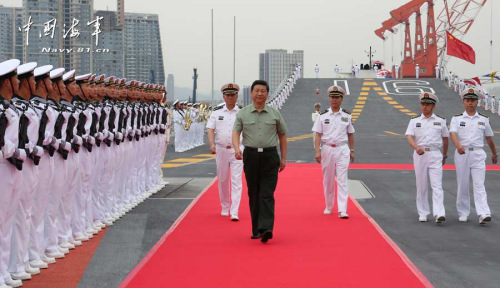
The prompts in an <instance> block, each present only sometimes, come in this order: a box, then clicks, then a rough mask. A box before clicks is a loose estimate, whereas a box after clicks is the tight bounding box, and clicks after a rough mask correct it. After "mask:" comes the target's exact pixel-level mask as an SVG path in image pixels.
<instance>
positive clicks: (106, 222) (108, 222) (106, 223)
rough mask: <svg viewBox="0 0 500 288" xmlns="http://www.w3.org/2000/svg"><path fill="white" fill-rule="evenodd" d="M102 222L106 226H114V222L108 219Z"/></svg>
mask: <svg viewBox="0 0 500 288" xmlns="http://www.w3.org/2000/svg"><path fill="white" fill-rule="evenodd" d="M102 223H104V224H105V225H106V226H112V225H113V222H112V221H109V220H108V219H106V220H104V221H102Z"/></svg>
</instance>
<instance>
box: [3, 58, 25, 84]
mask: <svg viewBox="0 0 500 288" xmlns="http://www.w3.org/2000/svg"><path fill="white" fill-rule="evenodd" d="M19 64H21V61H19V60H17V59H10V60H7V61H4V62H2V63H0V79H2V78H8V77H11V76H14V75H16V73H17V72H16V69H17V67H19Z"/></svg>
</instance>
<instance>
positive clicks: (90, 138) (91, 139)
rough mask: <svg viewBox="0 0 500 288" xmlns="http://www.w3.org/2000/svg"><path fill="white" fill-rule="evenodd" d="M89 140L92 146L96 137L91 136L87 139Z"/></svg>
mask: <svg viewBox="0 0 500 288" xmlns="http://www.w3.org/2000/svg"><path fill="white" fill-rule="evenodd" d="M87 141H88V142H89V143H90V145H92V146H94V145H95V138H94V137H92V136H89V138H88V139H87Z"/></svg>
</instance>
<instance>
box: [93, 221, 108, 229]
mask: <svg viewBox="0 0 500 288" xmlns="http://www.w3.org/2000/svg"><path fill="white" fill-rule="evenodd" d="M95 225H96V226H99V227H101V228H104V227H106V225H105V224H104V223H102V221H101V220H99V221H97V222H95Z"/></svg>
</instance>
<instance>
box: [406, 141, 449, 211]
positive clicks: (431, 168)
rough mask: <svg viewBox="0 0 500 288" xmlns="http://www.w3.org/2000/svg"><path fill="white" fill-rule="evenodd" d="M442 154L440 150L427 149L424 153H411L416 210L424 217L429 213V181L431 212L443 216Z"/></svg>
mask: <svg viewBox="0 0 500 288" xmlns="http://www.w3.org/2000/svg"><path fill="white" fill-rule="evenodd" d="M442 161H443V154H441V151H428V152H425V153H424V155H418V154H417V152H414V153H413V164H414V166H415V179H416V183H417V211H418V215H419V216H421V217H425V216H427V215H429V214H430V213H431V210H430V207H429V197H428V195H429V181H430V182H431V188H432V214H433V215H434V216H438V215H439V216H444V215H445V211H444V205H443V165H442V164H443V162H442Z"/></svg>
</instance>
